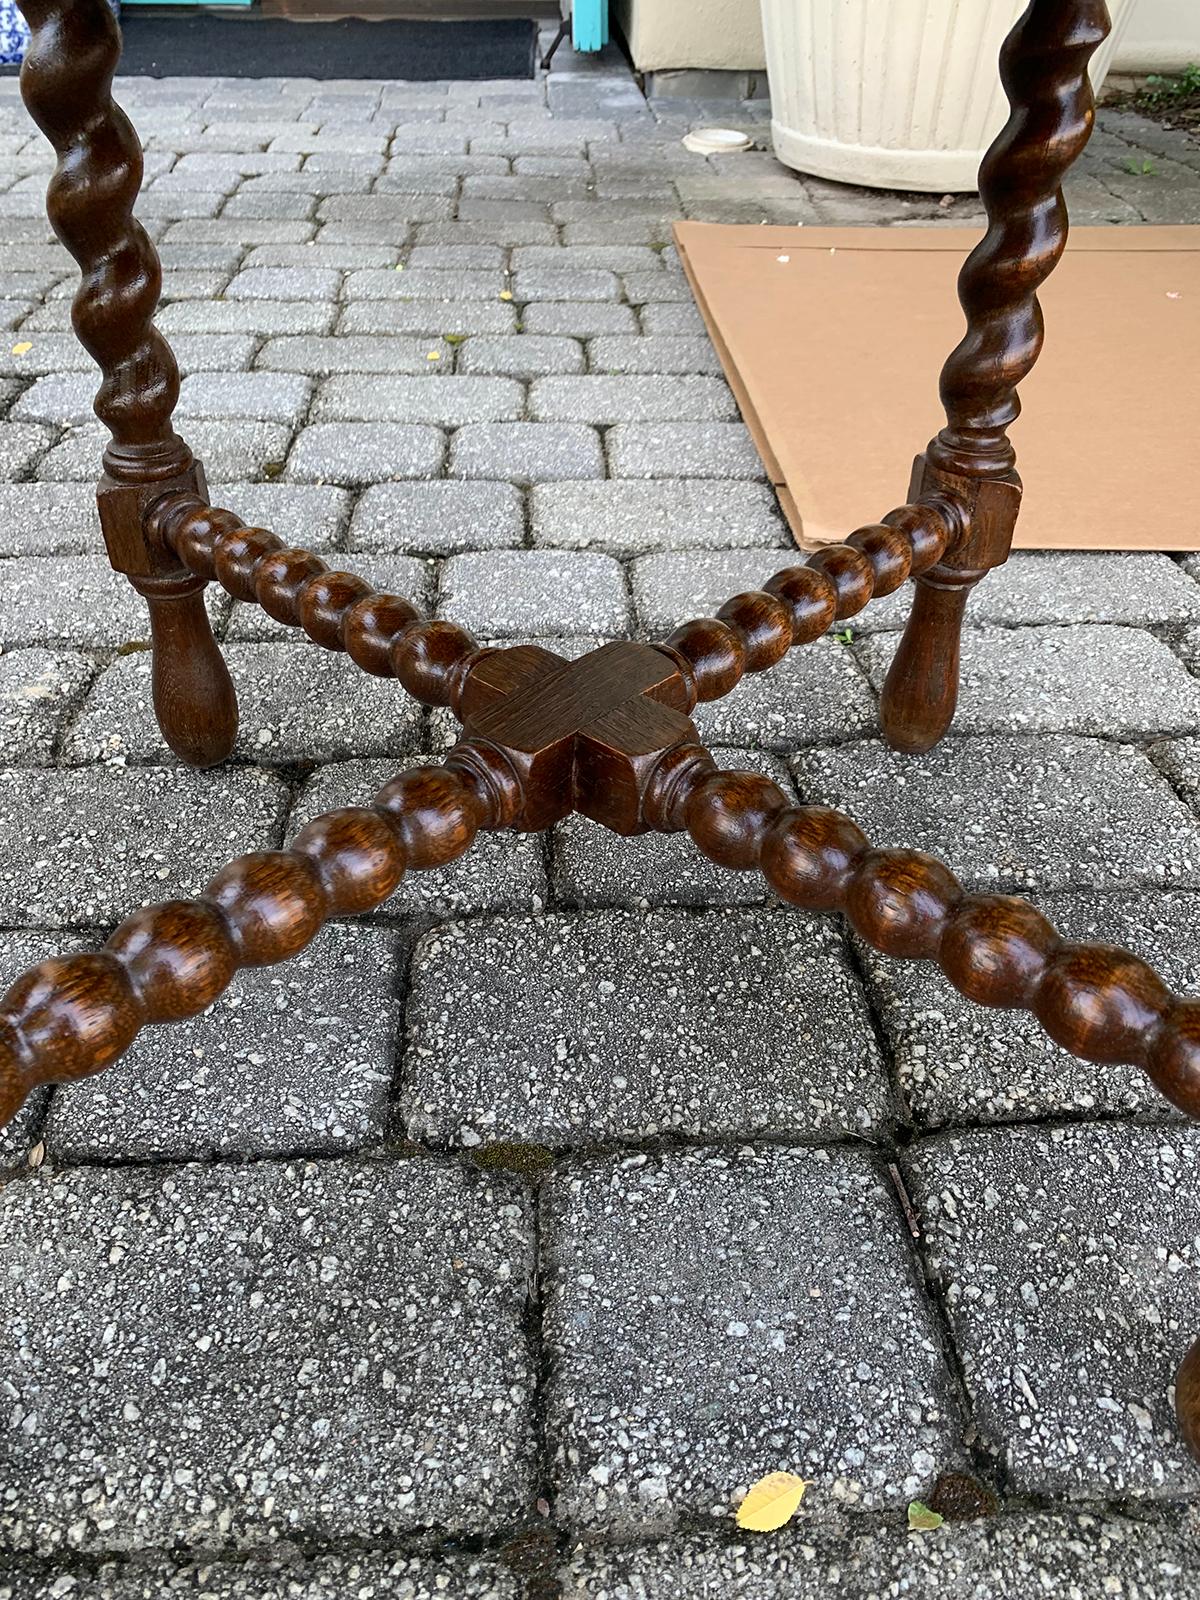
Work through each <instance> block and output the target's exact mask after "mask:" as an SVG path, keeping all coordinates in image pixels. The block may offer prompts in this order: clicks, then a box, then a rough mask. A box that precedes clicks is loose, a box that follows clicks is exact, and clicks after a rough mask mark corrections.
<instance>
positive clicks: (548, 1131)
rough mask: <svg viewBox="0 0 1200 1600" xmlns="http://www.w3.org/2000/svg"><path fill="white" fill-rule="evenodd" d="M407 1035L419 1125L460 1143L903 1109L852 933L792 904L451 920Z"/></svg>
mask: <svg viewBox="0 0 1200 1600" xmlns="http://www.w3.org/2000/svg"><path fill="white" fill-rule="evenodd" d="M408 1038H409V1050H408V1056H407V1060H406V1067H405V1073H404V1088H403V1092H402V1106H403V1110H404V1114H405V1118H406V1123H407V1127H408V1131H409V1132H410V1134H412V1136H413V1137H415V1138H418V1139H421V1140H425V1141H429V1142H432V1143H434V1144H437V1145H442V1146H445V1145H468V1146H471V1145H477V1144H480V1143H484V1142H491V1141H494V1140H500V1141H509V1140H516V1141H519V1142H522V1143H530V1144H535V1145H542V1146H551V1147H564V1146H565V1147H571V1146H577V1145H591V1144H595V1143H597V1142H609V1141H616V1140H625V1141H628V1140H631V1139H645V1138H651V1137H654V1136H657V1135H662V1134H666V1133H670V1134H684V1135H687V1136H689V1137H705V1136H707V1137H722V1138H735V1139H745V1140H749V1139H752V1138H754V1137H757V1136H761V1135H763V1134H767V1135H770V1136H787V1137H792V1138H800V1139H816V1138H831V1137H833V1138H836V1137H839V1136H843V1135H846V1134H857V1135H862V1134H866V1133H867V1132H868V1131H869V1130H871V1129H872V1128H876V1127H878V1126H879V1125H880V1124H881V1123H886V1122H887V1121H889V1120H890V1115H891V1104H890V1095H889V1090H888V1087H887V1083H886V1080H885V1076H884V1071H883V1066H882V1062H881V1060H880V1057H879V1054H878V1052H877V1050H876V1049H875V1047H874V1044H873V1042H872V1041H871V1036H870V1024H869V1021H868V1018H867V1013H866V1008H865V1005H864V1002H863V998H862V994H861V990H860V989H859V986H858V981H857V979H856V978H855V977H854V976H853V974H852V973H851V971H850V968H849V966H848V965H847V963H846V959H845V954H844V945H843V942H842V939H841V936H840V934H839V933H838V932H837V931H836V930H835V929H834V928H833V927H832V926H831V925H830V924H828V923H821V922H818V921H816V920H814V919H805V918H801V917H796V916H789V915H787V914H786V913H782V912H781V913H778V914H776V915H774V916H764V915H763V914H762V913H760V912H745V911H712V912H708V913H705V914H703V915H700V916H697V915H694V914H693V913H690V912H688V911H681V910H668V911H655V912H652V913H650V914H649V915H648V916H644V917H639V916H635V915H630V914H628V913H624V912H616V911H610V912H602V913H595V912H594V913H590V914H587V915H584V916H549V917H534V918H526V919H521V920H515V919H514V920H512V921H508V922H493V921H473V922H465V923H458V924H446V925H443V926H442V927H439V928H437V929H435V930H433V931H432V932H430V933H428V934H427V935H426V936H425V937H424V939H423V940H422V941H421V943H420V945H419V946H418V949H417V952H416V955H415V958H414V963H413V978H412V992H411V999H410V1002H409V1008H408Z"/></svg>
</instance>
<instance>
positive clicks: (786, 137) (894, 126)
mask: <svg viewBox="0 0 1200 1600" xmlns="http://www.w3.org/2000/svg"><path fill="white" fill-rule="evenodd" d="M1132 3H1133V0H1109V11H1110V12H1111V13H1112V16H1113V24H1114V26H1113V31H1112V33H1111V34H1110V36H1109V38H1108V39H1107V40H1106V41H1105V43H1104V44H1103V45H1102V46H1101V48H1100V49H1099V50H1098V51H1097V52H1096V55H1095V56H1094V57H1093V61H1092V82H1093V84H1094V85H1095V86H1096V87H1097V88H1098V87H1099V86H1100V84H1101V83H1102V82H1103V81H1104V75H1105V73H1106V72H1107V71H1108V65H1109V62H1110V61H1111V59H1112V54H1113V50H1114V49H1115V47H1116V45H1117V43H1118V41H1119V38H1120V35H1121V32H1122V31H1123V27H1124V24H1125V23H1126V22H1127V21H1128V18H1129V12H1130V9H1131V6H1132ZM1024 9H1025V0H762V15H763V35H764V38H765V41H766V48H767V75H768V77H769V79H770V83H771V133H772V137H773V139H774V142H775V153H776V155H777V156H778V157H779V159H780V160H781V161H783V162H786V163H787V165H788V166H789V167H795V168H796V169H797V170H798V171H800V172H808V173H812V174H814V175H815V176H816V177H820V178H836V179H838V180H839V181H840V182H842V183H861V184H866V185H868V186H869V187H870V188H875V189H925V190H930V191H932V192H934V193H953V192H954V191H956V190H969V189H974V188H975V186H976V176H977V173H978V170H979V162H980V159H981V157H982V155H983V152H984V151H985V150H986V149H987V147H988V145H989V144H990V143H991V141H992V139H993V138H994V137H995V135H996V134H997V133H998V132H999V130H1000V128H1001V127H1002V126H1003V125H1004V120H1005V117H1006V115H1007V108H1008V102H1007V101H1006V100H1005V97H1004V91H1003V89H1002V88H1001V87H1000V78H999V73H998V71H997V61H998V58H999V53H1000V45H1001V43H1002V42H1003V40H1004V36H1005V34H1006V33H1007V32H1008V31H1009V29H1010V28H1011V27H1012V25H1013V23H1014V22H1015V21H1016V20H1017V18H1018V17H1019V16H1020V15H1021V12H1022V11H1023V10H1024Z"/></svg>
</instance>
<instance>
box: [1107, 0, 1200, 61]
mask: <svg viewBox="0 0 1200 1600" xmlns="http://www.w3.org/2000/svg"><path fill="white" fill-rule="evenodd" d="M1190 61H1195V62H1200V0H1137V4H1136V5H1135V6H1134V9H1133V15H1132V16H1131V17H1130V19H1129V26H1128V28H1126V30H1125V37H1124V38H1123V39H1122V40H1121V43H1120V44H1119V45H1118V46H1117V51H1116V54H1115V55H1114V56H1113V71H1114V72H1178V71H1179V69H1180V68H1181V67H1186V66H1187V64H1188V63H1189V62H1190Z"/></svg>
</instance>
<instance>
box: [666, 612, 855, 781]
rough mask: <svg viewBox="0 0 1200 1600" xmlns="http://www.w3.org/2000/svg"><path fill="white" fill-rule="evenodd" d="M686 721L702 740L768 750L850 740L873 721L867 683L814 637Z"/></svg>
mask: <svg viewBox="0 0 1200 1600" xmlns="http://www.w3.org/2000/svg"><path fill="white" fill-rule="evenodd" d="M684 615H686V612H685V613H684ZM662 631H663V632H666V630H665V629H664V630H662ZM692 719H693V721H694V722H695V724H696V727H697V728H698V729H699V731H700V736H701V738H702V739H703V740H704V742H705V743H706V744H710V745H712V744H725V745H741V746H745V747H747V748H749V749H769V750H794V749H797V748H799V747H800V746H802V745H809V744H818V743H821V742H823V741H827V740H832V739H845V738H855V737H858V736H861V735H862V734H866V733H871V732H873V731H874V729H875V728H876V726H877V725H878V714H877V711H876V708H875V697H874V695H873V694H872V693H871V690H870V687H869V686H868V684H867V683H866V681H865V680H864V678H863V676H862V674H861V672H860V671H859V669H858V667H857V666H856V665H855V663H854V660H853V658H852V656H851V653H850V651H848V650H847V649H846V647H845V646H844V645H841V644H839V643H837V641H836V640H834V639H818V640H817V641H816V643H815V644H811V645H806V646H805V647H804V648H803V649H800V650H793V651H792V652H791V654H790V655H787V656H785V657H784V658H783V660H782V661H779V662H777V663H776V664H775V666H773V667H771V668H770V669H769V670H768V671H766V672H759V673H748V674H747V675H746V676H745V677H744V678H743V679H742V681H741V682H740V683H739V684H738V685H737V687H736V688H735V689H734V690H733V692H732V693H731V694H728V695H726V697H725V698H724V699H723V700H710V701H708V702H707V703H705V704H702V705H698V706H697V707H696V709H695V711H694V712H693V713H692Z"/></svg>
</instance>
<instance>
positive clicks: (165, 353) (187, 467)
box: [21, 0, 237, 766]
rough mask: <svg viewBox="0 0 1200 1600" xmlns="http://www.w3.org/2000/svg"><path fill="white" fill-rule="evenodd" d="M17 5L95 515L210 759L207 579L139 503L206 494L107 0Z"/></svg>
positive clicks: (173, 735) (161, 691) (190, 729)
mask: <svg viewBox="0 0 1200 1600" xmlns="http://www.w3.org/2000/svg"><path fill="white" fill-rule="evenodd" d="M21 3H22V9H23V11H24V12H25V16H26V18H27V20H28V22H29V25H30V28H31V30H32V34H33V38H32V41H31V43H30V48H29V53H28V55H27V57H26V60H25V65H24V67H23V68H22V71H21V93H22V96H23V98H24V100H25V104H26V106H27V107H28V109H29V113H30V115H31V116H32V117H33V119H34V121H35V122H36V123H37V125H38V127H39V128H41V130H42V132H43V133H44V134H45V135H46V137H47V138H48V139H49V140H50V142H51V144H52V145H53V146H54V149H55V151H56V152H57V155H58V166H57V168H56V170H55V173H54V176H53V177H52V178H51V180H50V187H49V190H48V193H47V198H46V209H47V212H48V214H49V217H50V223H51V226H52V227H53V228H54V231H55V233H56V234H57V235H58V237H59V238H60V239H61V240H62V242H63V244H64V245H65V246H66V247H67V249H68V250H69V251H70V252H71V254H72V255H73V256H74V258H75V260H76V261H77V262H78V263H79V266H80V271H81V277H80V286H79V290H78V292H77V294H76V296H75V304H74V308H73V320H74V323H75V331H76V333H77V334H78V336H79V339H80V342H81V343H82V344H83V346H84V347H85V349H86V350H87V351H88V353H89V354H90V355H91V356H92V357H93V358H94V359H95V361H96V363H97V364H98V366H99V367H100V370H101V373H102V381H101V384H100V388H99V392H98V393H97V396H96V407H95V408H96V415H97V416H98V417H99V418H100V420H101V421H102V422H103V423H105V424H106V426H107V427H108V430H109V432H110V433H111V435H112V439H111V441H110V443H109V445H108V447H107V449H106V450H105V452H104V463H103V464H104V472H103V476H102V478H101V480H100V486H99V491H98V495H97V499H98V503H99V510H100V524H101V527H102V529H103V531H104V540H105V544H106V546H107V548H108V555H109V560H110V561H111V562H112V564H113V566H114V567H115V568H116V570H117V571H118V572H123V573H125V574H126V575H127V576H128V577H129V578H130V580H131V581H132V582H133V584H134V587H135V588H136V589H137V590H138V591H139V593H141V594H143V595H145V597H146V599H147V601H148V603H149V606H150V625H151V630H152V637H153V645H154V706H155V711H156V712H157V714H158V721H159V726H160V727H161V729H162V731H163V736H164V737H165V739H166V740H167V743H168V744H169V745H170V746H171V748H172V749H173V750H174V751H175V752H176V753H177V754H178V755H179V756H181V757H182V759H183V760H184V761H187V762H190V763H191V764H192V765H194V766H209V765H211V764H212V763H214V762H217V761H220V760H222V759H223V758H224V757H225V756H227V755H228V754H229V752H230V750H231V749H232V748H233V741H234V738H235V736H236V733H237V699H236V697H235V695H234V691H233V684H232V683H231V682H230V678H229V673H228V670H227V669H226V666H225V663H224V661H223V659H222V657H221V653H220V651H219V650H218V648H217V645H216V642H215V640H214V639H213V636H212V629H211V628H210V627H209V624H208V617H207V614H206V612H205V609H204V597H203V587H204V585H203V583H201V582H197V580H196V579H195V578H194V577H193V576H192V574H191V573H189V572H188V570H187V569H186V568H185V567H183V566H182V565H181V564H180V562H179V561H178V559H177V558H176V557H175V556H174V555H172V554H171V553H170V552H169V551H168V550H166V549H165V547H164V546H163V545H162V544H161V543H160V542H158V541H157V540H156V539H154V538H153V537H152V535H151V533H150V532H149V531H148V528H147V513H148V511H149V510H150V508H151V507H152V506H153V505H154V503H155V502H156V501H158V500H160V499H161V498H162V497H163V495H164V494H167V493H170V492H172V491H176V490H181V489H182V490H188V491H191V492H192V493H198V494H200V495H201V496H203V495H204V494H205V485H204V474H203V472H202V470H201V468H200V464H199V462H197V461H196V460H195V459H194V458H193V456H192V453H191V451H190V450H189V449H188V447H187V445H186V444H185V443H184V442H183V440H182V439H180V438H179V437H178V436H177V435H176V434H175V432H174V430H173V429H172V427H171V413H172V412H173V411H174V409H175V402H176V400H177V399H178V397H179V371H178V368H177V367H176V365H175V358H174V356H173V355H172V354H171V350H170V347H169V346H168V345H167V343H166V340H165V339H163V337H162V335H161V334H160V333H158V331H157V330H156V329H155V327H154V326H153V322H152V318H153V316H154V311H155V307H156V306H157V304H158V297H159V292H160V290H161V287H162V269H161V267H160V264H159V260H158V255H157V253H156V251H155V249H154V246H153V245H152V244H151V242H150V239H149V238H148V236H147V234H146V232H145V230H144V229H143V228H142V227H141V225H140V224H139V223H137V222H135V221H134V220H133V205H134V201H135V200H136V199H137V194H138V190H139V188H140V186H141V179H142V152H141V145H140V143H139V142H138V138H137V135H136V134H135V133H134V131H133V129H132V128H131V127H130V125H129V121H128V119H127V118H126V116H125V115H124V113H123V112H122V111H120V110H119V109H118V108H117V106H116V105H114V103H113V99H112V78H113V73H114V71H115V70H116V66H117V62H118V60H119V58H120V53H121V45H120V35H119V33H118V30H117V25H116V23H115V21H114V20H113V15H112V12H111V11H110V9H109V7H108V5H107V3H106V0H21Z"/></svg>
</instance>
